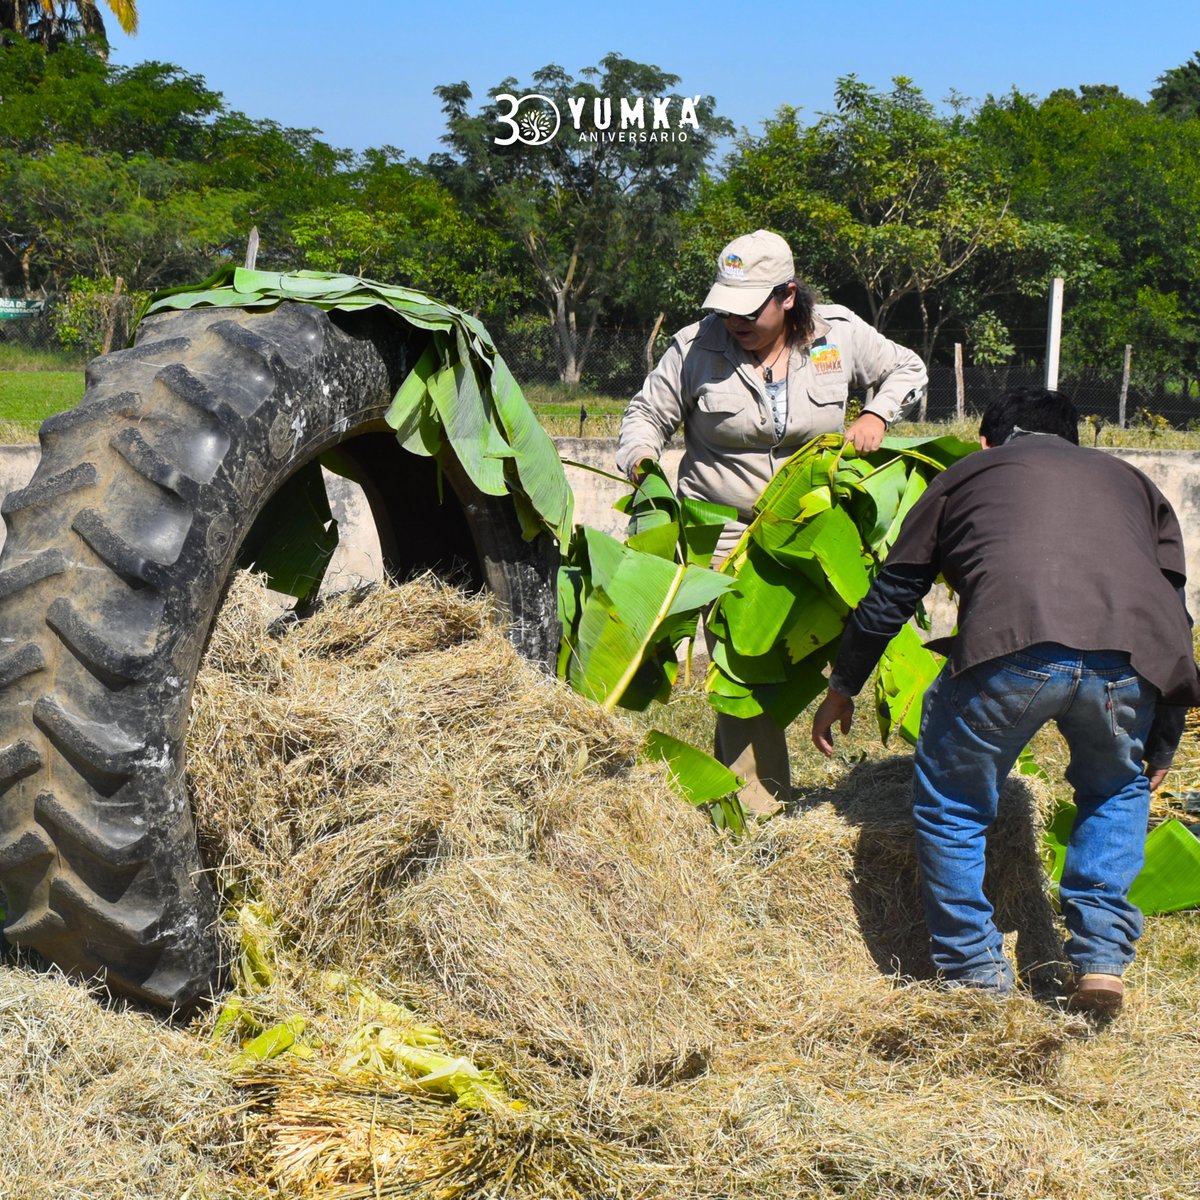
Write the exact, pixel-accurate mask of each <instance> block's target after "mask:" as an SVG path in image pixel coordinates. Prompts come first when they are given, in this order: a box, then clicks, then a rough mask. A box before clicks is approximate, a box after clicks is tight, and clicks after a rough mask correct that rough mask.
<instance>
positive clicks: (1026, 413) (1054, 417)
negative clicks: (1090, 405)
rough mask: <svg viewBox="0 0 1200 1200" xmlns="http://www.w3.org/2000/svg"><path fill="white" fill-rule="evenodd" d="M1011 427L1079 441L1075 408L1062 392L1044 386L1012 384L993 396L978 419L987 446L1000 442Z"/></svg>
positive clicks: (1077, 415)
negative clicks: (1002, 392) (999, 394)
mask: <svg viewBox="0 0 1200 1200" xmlns="http://www.w3.org/2000/svg"><path fill="white" fill-rule="evenodd" d="M1014 429H1023V430H1025V432H1026V433H1054V434H1057V435H1058V436H1059V437H1060V438H1066V440H1067V441H1068V442H1073V443H1074V444H1075V445H1076V446H1078V445H1079V410H1078V409H1076V407H1075V405H1074V404H1072V403H1071V400H1070V398H1069V397H1068V396H1066V395H1065V394H1064V393H1062V392H1052V391H1051V390H1050V389H1049V388H1044V387H1026V388H1015V389H1014V390H1013V391H1011V392H1005V394H1004V395H1003V396H1001V397H1000V399H999V400H993V401H992V403H991V404H989V405H988V406H987V408H986V409H985V410H984V414H983V419H982V420H981V421H980V422H979V436H980V437H985V438H987V442H988V445H989V446H1003V445H1004V443H1005V442H1007V441H1008V439H1009V438H1010V437H1012V433H1013V430H1014Z"/></svg>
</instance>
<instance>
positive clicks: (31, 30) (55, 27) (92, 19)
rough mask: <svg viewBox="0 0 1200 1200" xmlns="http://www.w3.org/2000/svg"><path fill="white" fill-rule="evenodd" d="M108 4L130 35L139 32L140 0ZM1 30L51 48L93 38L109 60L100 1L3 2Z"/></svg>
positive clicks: (113, 0) (116, 0) (0, 4)
mask: <svg viewBox="0 0 1200 1200" xmlns="http://www.w3.org/2000/svg"><path fill="white" fill-rule="evenodd" d="M106 3H107V5H108V7H109V9H110V10H111V12H112V15H113V16H114V17H116V19H117V24H118V25H120V26H121V28H122V29H123V30H124V31H125V32H126V33H136V32H137V24H138V14H137V0H106ZM0 29H11V30H12V31H13V32H14V33H15V34H17V35H18V36H19V37H24V38H28V39H29V40H30V41H33V42H41V44H42V45H43V46H46V47H47V48H50V47H52V46H58V45H61V44H62V43H63V42H66V41H74V40H76V39H79V38H92V39H94V41H95V44H96V45H97V47H98V48H99V51H100V54H101V55H102V57H104V58H107V57H108V37H107V35H106V33H105V29H104V18H103V17H101V15H100V8H99V5H98V4H97V3H96V0H0Z"/></svg>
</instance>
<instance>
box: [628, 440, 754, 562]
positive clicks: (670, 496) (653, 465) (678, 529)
mask: <svg viewBox="0 0 1200 1200" xmlns="http://www.w3.org/2000/svg"><path fill="white" fill-rule="evenodd" d="M613 507H614V508H615V509H616V510H617V511H618V512H622V513H625V514H626V515H627V516H628V517H629V527H628V529H627V530H626V538H625V541H626V544H627V545H629V546H632V547H633V548H634V549H636V550H644V551H646V553H648V554H657V555H658V556H659V557H660V558H674V559H675V560H676V561H678V562H685V563H694V564H695V565H697V566H701V567H707V566H708V565H709V564H710V563H711V562H712V556H713V551H714V550H715V549H716V547H717V540H718V539H719V538H720V536H721V530H723V529H724V528H725V525H726V523H727V522H729V521H732V520H735V519H736V517H737V509H735V508H732V507H730V506H729V505H726V504H711V503H708V502H706V501H704V500H693V499H691V498H690V497H688V496H677V495H676V494H675V492H674V490H673V489H672V487H671V484H670V482H669V481H668V479H667V476H666V474H665V473H664V471H663V469H662V466H661V465H660V464H659V463H657V462H652V461H650V460H646V464H645V473H644V475H643V477H642V479H641V481H640V482H639V483H636V484H634V485H633V490H632V491H631V492H629V493H628V494H627V495H624V496H622V497H621V498H620V499H619V500H618V501H617V502H616V504H614V505H613Z"/></svg>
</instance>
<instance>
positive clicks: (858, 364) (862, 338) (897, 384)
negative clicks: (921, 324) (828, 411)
mask: <svg viewBox="0 0 1200 1200" xmlns="http://www.w3.org/2000/svg"><path fill="white" fill-rule="evenodd" d="M850 323H851V326H852V328H853V330H854V382H855V384H857V385H858V386H859V387H871V388H874V389H875V394H874V396H872V397H871V400H870V402H869V403H867V404H865V405H864V406H863V411H864V412H869V413H874V414H875V415H876V416H877V417H882V418H883V419H884V420H885V421H886V422H887V423H888V424H889V425H891V424H892V423H893V422H895V421H898V420H900V418H901V417H903V416H906V415H907V414H908V413H909V412H911V411H912V410H913V409H914V408H915V407H916V405H917V401H918V400H920V398H921V393H922V392H923V391H924V390H925V387H926V385H927V384H928V383H929V373H928V372H927V371H926V370H925V364H924V363H923V362H922V361H921V358H920V356H919V355H918V354H916V353H915V352H914V351H912V350H909V349H908V348H907V347H905V346H901V345H900V344H899V343H898V342H893V341H890V340H889V339H888V338H885V337H884V336H883V334H882V333H880V332H879V331H878V330H877V329H876V328H875V327H874V326H872V325H868V324H867V322H866V321H864V320H863V319H862V318H861V317H859V316H857V315H855V314H853V313H851V314H850Z"/></svg>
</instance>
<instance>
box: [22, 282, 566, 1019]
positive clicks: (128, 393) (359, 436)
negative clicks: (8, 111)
mask: <svg viewBox="0 0 1200 1200" xmlns="http://www.w3.org/2000/svg"><path fill="white" fill-rule="evenodd" d="M424 336H425V335H423V334H420V333H419V332H418V331H415V330H413V331H407V330H406V329H404V328H403V327H402V326H400V325H399V324H398V323H397V322H395V321H393V320H391V319H389V318H387V317H386V316H384V315H383V314H382V313H378V312H376V313H373V314H372V313H368V314H355V315H353V316H346V315H344V314H338V313H334V314H329V313H326V312H324V311H322V310H320V309H317V308H314V307H311V306H308V305H303V304H281V305H280V306H279V307H277V308H275V309H273V310H247V311H243V310H224V309H211V308H205V309H195V310H190V311H185V312H171V313H164V314H160V315H158V316H155V317H153V318H150V319H149V320H147V321H146V322H144V323H143V325H142V327H141V330H140V332H139V336H138V340H137V343H136V344H135V345H134V346H133V347H132V348H131V349H128V350H123V351H120V352H118V353H115V354H110V355H107V356H105V357H103V358H99V359H97V360H95V361H94V362H93V363H92V364H91V366H90V367H89V369H88V381H87V392H86V394H85V396H84V399H83V401H82V403H81V404H80V405H79V407H78V408H75V409H72V410H70V411H68V412H65V413H62V414H60V415H59V416H56V417H53V418H51V419H50V420H49V421H47V422H46V423H45V424H44V425H43V427H42V432H41V442H42V455H41V461H40V464H39V466H38V469H37V471H36V473H35V474H34V476H33V478H32V480H31V482H30V483H29V485H28V486H27V487H25V488H24V489H22V490H21V491H19V492H14V493H12V494H10V495H9V496H8V498H7V499H6V500H5V502H4V505H3V512H4V516H5V519H6V521H7V525H8V537H7V540H6V542H5V544H4V550H3V554H2V555H0V630H2V631H3V639H2V641H0V891H3V893H4V897H5V899H6V902H7V919H6V924H5V936H6V937H7V938H8V940H9V941H10V942H11V943H13V944H15V945H18V946H25V947H30V948H32V949H34V950H36V951H37V952H38V953H39V954H41V955H42V956H43V957H44V958H46V959H49V960H50V961H52V962H54V963H57V964H58V965H59V966H61V967H62V968H64V969H65V970H67V971H69V972H71V973H75V974H82V975H88V976H91V975H96V974H101V975H103V976H104V977H105V979H106V981H107V984H108V986H109V987H110V988H111V989H112V990H114V991H116V992H119V993H122V994H126V995H131V996H135V997H138V998H140V999H143V1000H146V1001H149V1002H150V1003H152V1004H154V1005H156V1006H161V1007H167V1008H173V1009H176V1010H187V1009H188V1008H190V1007H192V1006H193V1005H194V1004H195V1003H196V1002H197V1001H198V1000H200V999H202V998H203V997H204V995H205V994H206V993H207V992H208V991H209V990H210V989H211V988H212V986H213V983H214V981H215V980H216V979H217V978H218V975H219V967H220V964H219V962H218V948H217V944H216V939H215V937H214V933H213V918H214V896H213V893H212V888H211V885H210V884H209V882H208V876H207V874H206V872H205V870H204V864H203V863H202V862H201V860H200V854H199V851H198V849H197V844H196V835H195V828H194V825H193V820H192V814H191V809H190V805H189V801H188V797H187V791H186V781H185V763H184V740H185V736H186V733H187V724H188V717H189V711H190V706H191V695H192V687H193V682H194V680H195V676H196V671H197V668H198V666H199V663H200V659H201V656H202V653H203V650H204V646H205V644H206V641H207V638H208V635H209V632H210V630H211V628H212V624H213V621H214V619H215V617H216V614H217V612H218V610H219V608H220V604H221V601H222V598H223V595H224V592H225V589H226V588H227V586H228V582H229V579H230V577H231V574H232V572H233V570H234V566H235V563H236V559H237V553H238V549H239V546H240V544H241V542H242V539H243V538H244V537H245V535H246V533H247V531H248V530H249V529H250V527H251V525H252V524H253V522H254V519H255V517H256V516H257V514H258V513H259V512H260V511H261V509H262V508H263V506H264V505H265V504H266V503H267V501H268V500H269V499H270V497H271V496H272V495H273V494H274V493H275V492H276V491H277V490H278V488H279V487H280V485H281V484H282V483H283V482H284V480H286V479H287V478H288V477H289V476H290V475H291V474H293V473H294V472H295V471H296V470H297V469H298V468H299V467H301V466H303V465H304V464H305V463H307V462H309V461H311V460H312V459H313V458H315V457H316V456H317V455H318V454H320V453H321V452H322V451H324V450H326V449H328V448H330V447H332V446H335V445H336V446H338V447H339V453H341V454H342V455H343V457H346V458H349V459H351V460H352V461H353V462H354V463H355V464H356V466H357V469H358V471H359V473H360V477H361V481H362V483H363V488H364V491H365V492H366V495H367V498H368V500H369V502H370V504H371V508H372V513H373V516H374V517H375V521H376V525H377V527H378V529H379V533H380V542H381V546H382V548H383V551H384V558H385V566H386V567H387V568H388V569H389V571H390V572H391V573H392V574H393V575H394V576H396V577H403V576H404V575H406V574H408V573H409V572H410V571H411V570H414V569H419V568H421V567H424V566H429V565H432V566H434V567H437V566H439V565H441V566H445V565H446V564H447V563H448V561H450V560H454V561H455V562H456V563H457V564H458V570H459V571H460V577H461V570H462V567H463V565H464V564H465V566H466V568H467V571H468V575H469V577H471V578H473V579H474V581H475V582H476V583H479V584H481V585H482V584H485V583H486V584H487V585H488V586H490V587H491V588H492V590H493V591H495V592H496V593H497V595H498V597H499V599H500V607H501V609H502V611H503V612H505V613H507V616H508V617H509V619H510V622H511V624H510V631H511V636H512V638H513V640H514V642H515V643H516V645H517V647H518V649H519V650H521V651H522V653H524V654H525V655H526V657H530V658H533V659H536V660H538V661H540V662H542V663H549V662H550V661H551V660H552V658H553V654H554V650H555V647H556V645H557V640H558V629H557V621H556V616H555V602H554V587H553V580H554V571H555V565H556V560H555V555H554V552H553V543H552V542H550V541H549V540H548V539H545V538H543V539H539V540H537V541H535V542H527V541H525V540H524V539H523V538H522V537H521V532H520V526H519V522H518V520H517V516H516V511H515V508H514V505H513V502H512V501H511V499H510V498H509V497H506V496H505V497H499V498H497V497H491V496H484V495H482V494H480V493H479V492H478V491H477V490H476V489H475V488H474V487H473V486H472V485H471V484H470V482H469V480H467V479H466V477H465V476H464V474H463V473H462V471H461V469H458V468H457V464H456V463H455V462H453V461H447V462H445V463H443V466H444V467H445V469H446V474H447V476H448V478H449V479H450V482H451V484H452V486H453V488H454V492H455V494H457V497H458V500H459V503H458V504H454V503H453V502H450V503H445V504H442V505H440V506H439V505H438V504H437V491H436V487H435V480H434V474H433V473H434V471H435V469H436V468H435V465H434V464H433V462H432V460H429V459H422V458H418V457H417V456H414V455H407V454H405V453H404V452H403V451H402V450H400V448H399V446H398V444H397V442H396V440H395V437H394V436H393V435H392V434H391V433H390V431H388V430H387V428H386V426H384V424H383V422H382V417H383V413H384V411H385V410H386V408H387V406H388V404H389V402H390V400H391V397H392V396H393V395H394V393H395V390H396V388H397V386H398V385H399V383H400V381H401V380H402V379H403V377H404V375H405V374H406V373H407V371H408V369H409V367H410V365H411V363H412V362H413V361H415V357H416V355H417V354H419V352H420V351H421V349H422V348H423V345H424ZM447 494H448V496H449V491H448V492H447Z"/></svg>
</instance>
